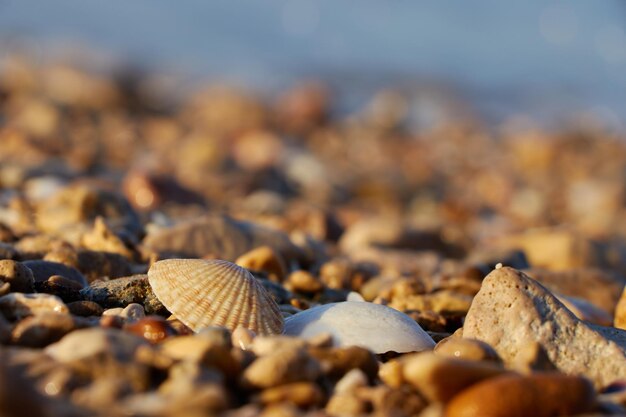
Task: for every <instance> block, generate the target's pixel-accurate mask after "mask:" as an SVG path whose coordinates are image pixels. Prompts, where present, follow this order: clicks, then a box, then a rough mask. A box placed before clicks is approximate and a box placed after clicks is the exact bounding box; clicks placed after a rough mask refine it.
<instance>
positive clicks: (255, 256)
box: [235, 246, 287, 282]
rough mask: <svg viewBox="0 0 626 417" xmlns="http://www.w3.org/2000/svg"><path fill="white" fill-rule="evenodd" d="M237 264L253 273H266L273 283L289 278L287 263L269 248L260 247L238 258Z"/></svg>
mask: <svg viewBox="0 0 626 417" xmlns="http://www.w3.org/2000/svg"><path fill="white" fill-rule="evenodd" d="M235 263H236V264H237V265H239V266H241V267H243V268H246V269H249V270H252V271H262V272H265V273H266V274H267V275H268V276H269V277H270V278H271V279H272V280H273V281H278V282H280V281H283V280H284V279H285V277H286V276H287V266H286V265H285V261H284V260H283V258H282V257H281V256H280V254H278V253H277V252H276V251H275V250H274V249H272V248H271V247H269V246H259V247H258V248H255V249H252V250H251V251H249V252H246V253H244V254H243V255H241V256H240V257H238V258H237V260H236V261H235Z"/></svg>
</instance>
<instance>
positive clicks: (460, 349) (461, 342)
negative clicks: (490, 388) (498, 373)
mask: <svg viewBox="0 0 626 417" xmlns="http://www.w3.org/2000/svg"><path fill="white" fill-rule="evenodd" d="M434 352H435V353H436V354H437V355H439V356H446V357H449V358H456V359H464V360H468V361H490V362H494V363H500V362H502V360H501V359H500V357H499V356H498V353H497V352H496V351H495V350H494V349H493V348H492V347H491V346H489V345H488V344H487V343H485V342H482V341H480V340H476V339H469V338H467V339H466V338H460V337H447V338H445V339H443V340H442V341H440V342H439V343H437V345H436V346H435V349H434Z"/></svg>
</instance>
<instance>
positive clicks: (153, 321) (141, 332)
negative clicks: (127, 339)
mask: <svg viewBox="0 0 626 417" xmlns="http://www.w3.org/2000/svg"><path fill="white" fill-rule="evenodd" d="M142 310H143V308H142ZM124 329H125V330H127V331H129V332H131V333H134V334H136V335H137V336H141V337H143V338H144V339H146V340H147V341H148V342H150V343H159V342H162V341H163V340H165V339H166V338H167V337H170V336H174V335H176V331H175V330H174V329H173V328H172V326H170V325H169V323H168V322H167V320H165V319H164V318H163V317H161V316H148V317H143V318H139V319H137V320H134V321H131V322H129V321H127V322H126V325H125V326H124Z"/></svg>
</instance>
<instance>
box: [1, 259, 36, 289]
mask: <svg viewBox="0 0 626 417" xmlns="http://www.w3.org/2000/svg"><path fill="white" fill-rule="evenodd" d="M34 280H35V278H34V276H33V272H32V271H31V270H30V269H29V268H28V267H27V266H25V265H24V264H22V263H20V262H17V261H12V260H10V259H3V260H0V281H2V282H5V283H8V284H9V285H10V286H11V291H13V292H22V293H31V292H33V291H34V287H33V284H34Z"/></svg>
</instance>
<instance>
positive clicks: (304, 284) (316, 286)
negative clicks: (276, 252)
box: [285, 270, 324, 293]
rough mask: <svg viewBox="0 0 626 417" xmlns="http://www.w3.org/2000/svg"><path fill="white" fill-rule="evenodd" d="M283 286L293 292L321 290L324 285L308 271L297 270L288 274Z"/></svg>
mask: <svg viewBox="0 0 626 417" xmlns="http://www.w3.org/2000/svg"><path fill="white" fill-rule="evenodd" d="M285 287H287V288H288V289H289V290H291V291H294V292H301V293H316V292H318V291H321V290H322V289H323V288H324V285H323V284H322V282H321V281H320V280H318V279H317V278H315V277H314V276H313V274H311V273H310V272H308V271H303V270H298V271H293V272H292V273H291V274H289V276H288V278H287V282H286V284H285Z"/></svg>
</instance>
